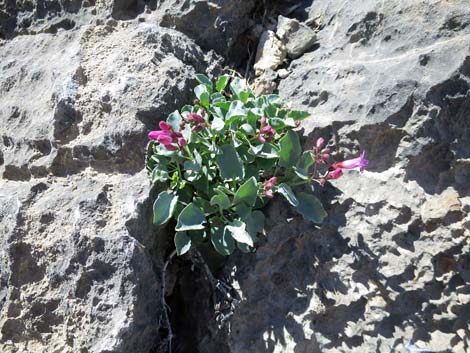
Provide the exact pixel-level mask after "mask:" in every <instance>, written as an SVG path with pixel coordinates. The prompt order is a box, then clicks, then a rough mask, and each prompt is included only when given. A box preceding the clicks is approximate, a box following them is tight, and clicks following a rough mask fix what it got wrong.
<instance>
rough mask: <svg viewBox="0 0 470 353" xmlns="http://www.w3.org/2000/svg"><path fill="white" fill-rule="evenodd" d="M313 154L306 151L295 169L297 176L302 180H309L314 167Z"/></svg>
mask: <svg viewBox="0 0 470 353" xmlns="http://www.w3.org/2000/svg"><path fill="white" fill-rule="evenodd" d="M313 163H314V162H313V158H312V153H311V152H310V151H305V152H304V153H302V155H301V156H300V159H299V161H298V162H297V165H296V166H295V167H294V171H295V174H297V176H298V177H299V178H300V179H303V180H307V179H308V178H309V171H308V170H309V168H310V167H311V166H312V165H313Z"/></svg>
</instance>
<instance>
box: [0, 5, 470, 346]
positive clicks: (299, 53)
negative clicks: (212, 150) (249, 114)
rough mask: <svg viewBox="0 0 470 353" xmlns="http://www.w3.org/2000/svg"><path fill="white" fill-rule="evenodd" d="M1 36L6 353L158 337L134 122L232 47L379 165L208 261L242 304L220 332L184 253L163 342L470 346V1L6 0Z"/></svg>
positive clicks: (140, 122) (266, 85) (230, 56)
mask: <svg viewBox="0 0 470 353" xmlns="http://www.w3.org/2000/svg"><path fill="white" fill-rule="evenodd" d="M278 15H282V17H278ZM0 38H1V39H0V68H1V70H0V92H1V94H0V135H1V138H2V140H1V141H0V175H1V179H0V221H1V226H0V241H1V244H2V246H1V248H0V254H1V256H0V260H1V265H0V283H1V287H0V298H1V299H2V300H1V301H0V350H1V351H2V352H48V353H49V352H80V353H84V352H93V353H94V352H97V353H98V352H103V353H104V352H125V353H130V352H139V353H140V352H145V353H147V352H156V351H157V350H158V347H159V346H161V341H162V339H161V337H163V336H164V334H162V327H161V326H162V325H161V322H160V321H159V317H160V312H161V302H160V296H161V293H160V288H161V281H160V269H161V266H162V259H163V256H164V254H165V253H166V251H167V249H168V246H169V242H168V240H167V238H168V237H167V236H166V234H165V231H164V230H162V229H158V230H157V229H154V228H153V227H152V225H151V223H150V220H151V202H152V195H151V190H150V185H149V182H148V180H147V176H146V174H145V172H144V171H143V160H144V153H145V143H146V132H147V131H148V130H150V129H152V128H154V127H155V126H156V125H157V123H158V120H159V119H161V118H162V117H165V116H166V115H167V114H168V113H169V112H171V111H172V110H173V109H175V108H176V107H178V106H181V105H183V104H184V103H185V102H188V101H189V100H190V99H191V96H190V87H192V85H193V84H194V82H193V80H192V77H193V75H194V73H196V72H203V71H206V72H209V73H212V72H216V71H217V70H219V69H220V66H221V62H222V60H223V59H225V62H226V63H231V62H237V63H240V62H242V63H243V65H242V66H243V67H242V69H243V70H245V69H246V67H247V66H246V64H247V63H246V61H248V64H249V65H248V67H250V66H251V65H252V64H254V61H255V60H256V61H257V63H258V65H257V66H256V68H257V70H256V75H258V76H257V77H256V78H255V77H254V75H255V72H254V71H255V70H251V71H250V72H251V74H252V81H253V82H255V85H256V87H255V88H256V89H257V90H258V91H273V90H274V91H278V92H279V94H280V95H281V96H282V98H283V99H285V100H286V101H289V102H290V103H291V104H292V106H295V107H297V108H300V109H304V110H308V111H309V112H311V114H312V117H311V118H310V119H308V120H306V121H305V122H304V124H303V125H302V129H303V132H304V135H305V147H310V146H312V144H313V141H314V140H315V139H316V138H317V137H319V136H324V137H325V138H329V139H330V141H331V143H332V144H333V145H334V146H335V148H336V149H337V150H338V152H339V153H338V156H337V158H338V159H340V158H341V157H342V156H349V155H351V154H356V153H357V152H359V150H366V151H367V154H368V157H369V158H368V159H369V160H370V164H369V166H370V168H369V170H368V171H366V172H364V173H363V174H362V175H359V174H358V173H354V172H351V173H348V174H347V175H345V176H344V177H343V178H341V179H339V180H337V181H335V182H334V183H332V185H329V186H327V187H325V188H324V189H321V190H320V189H318V190H315V192H316V193H318V194H319V195H320V196H321V197H322V198H323V199H324V200H325V203H327V204H330V205H331V206H329V210H328V211H329V217H328V219H327V221H326V222H325V224H324V225H323V226H322V227H315V226H313V225H312V224H310V223H307V222H305V221H303V220H302V219H301V218H299V217H298V216H296V215H295V214H294V213H291V212H290V210H289V208H288V207H287V206H286V205H285V204H284V203H282V201H281V200H277V201H276V202H275V203H274V204H273V205H272V206H270V207H269V208H268V209H267V210H266V214H267V216H268V218H269V225H268V229H267V236H266V237H265V238H264V239H262V240H261V243H260V244H259V247H258V250H257V251H256V252H255V253H253V254H239V255H234V256H233V257H232V258H230V259H229V260H228V262H227V263H226V264H225V265H224V267H223V268H221V269H219V272H218V276H220V277H222V276H225V277H226V278H228V280H229V281H230V283H231V284H232V286H233V287H234V288H236V289H237V292H238V295H239V296H240V297H241V298H242V301H241V303H240V304H239V305H238V307H237V308H236V310H235V311H234V313H233V315H232V316H231V317H230V318H229V319H228V320H227V322H226V323H225V325H224V326H223V328H222V329H220V330H218V329H217V328H216V327H215V326H216V325H215V320H214V317H213V316H214V312H213V308H212V304H211V302H210V298H211V295H210V293H209V292H208V291H209V289H208V285H207V283H203V282H198V281H199V280H201V278H196V277H197V276H196V275H194V273H193V272H191V269H190V267H189V266H186V264H185V263H184V261H179V262H175V266H173V267H172V269H171V271H170V274H169V276H170V282H172V283H173V284H174V285H172V286H170V287H172V288H175V289H174V290H173V294H172V296H170V297H169V302H170V305H172V306H173V315H172V320H173V325H174V328H175V333H176V338H175V341H176V342H175V343H176V349H175V350H176V351H182V352H207V353H213V352H232V353H239V352H240V353H242V352H257V353H261V352H270V353H273V352H293V353H307V352H308V353H312V352H417V351H418V350H417V349H424V348H426V349H428V350H430V351H435V352H466V351H468V350H469V349H470V326H469V325H470V319H469V318H470V284H469V282H470V267H469V263H470V217H469V216H468V212H469V210H470V49H469V48H470V7H469V6H468V3H467V2H466V1H465V0H462V1H446V0H433V1H391V2H385V3H378V2H376V1H361V2H346V3H344V2H337V1H331V0H330V1H327V0H315V1H313V2H312V1H311V0H306V1H276V2H263V1H254V0H253V1H243V0H238V1H222V0H220V1H211V2H210V1H205V0H204V1H203V0H201V1H173V0H168V1H157V2H152V1H150V2H146V1H141V0H137V1H136V0H115V1H114V2H110V1H107V2H94V1H72V2H70V1H62V0H60V1H47V2H44V1H33V2H27V1H24V2H20V1H6V2H3V3H0ZM259 38H261V39H262V40H261V42H260V43H261V44H260V45H259V47H258V55H257V56H255V55H254V48H255V46H253V45H257V43H258V39H259ZM246 43H251V44H250V45H248V44H246ZM250 48H251V49H250ZM247 49H249V50H247ZM245 51H247V52H245ZM270 55H271V56H270ZM170 243H171V242H170ZM196 272H197V271H196ZM196 274H197V273H196ZM175 283H176V284H175Z"/></svg>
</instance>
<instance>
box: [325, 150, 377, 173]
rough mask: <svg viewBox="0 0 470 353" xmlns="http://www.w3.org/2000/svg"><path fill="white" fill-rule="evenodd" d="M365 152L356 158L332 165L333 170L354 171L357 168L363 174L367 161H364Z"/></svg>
mask: <svg viewBox="0 0 470 353" xmlns="http://www.w3.org/2000/svg"><path fill="white" fill-rule="evenodd" d="M365 154H366V153H365V152H362V153H361V155H360V156H359V157H357V158H353V159H347V160H345V161H342V162H339V163H335V164H333V168H335V169H337V168H342V169H354V168H359V171H361V172H363V171H364V169H366V167H367V165H368V164H369V161H368V160H367V159H365Z"/></svg>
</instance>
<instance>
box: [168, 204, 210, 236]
mask: <svg viewBox="0 0 470 353" xmlns="http://www.w3.org/2000/svg"><path fill="white" fill-rule="evenodd" d="M205 221H206V218H205V217H204V212H203V211H202V210H201V209H200V208H198V207H197V206H196V205H194V204H193V203H190V204H188V205H187V206H186V207H185V208H184V209H183V211H181V213H180V215H179V216H178V223H177V224H176V228H175V230H176V231H177V232H182V231H186V230H198V229H204V225H203V223H204V222H205Z"/></svg>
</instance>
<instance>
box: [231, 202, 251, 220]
mask: <svg viewBox="0 0 470 353" xmlns="http://www.w3.org/2000/svg"><path fill="white" fill-rule="evenodd" d="M235 212H236V213H237V214H238V215H239V216H240V217H241V218H246V217H248V215H249V214H250V213H251V207H248V206H247V205H246V203H244V202H242V203H239V204H236V205H235Z"/></svg>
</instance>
